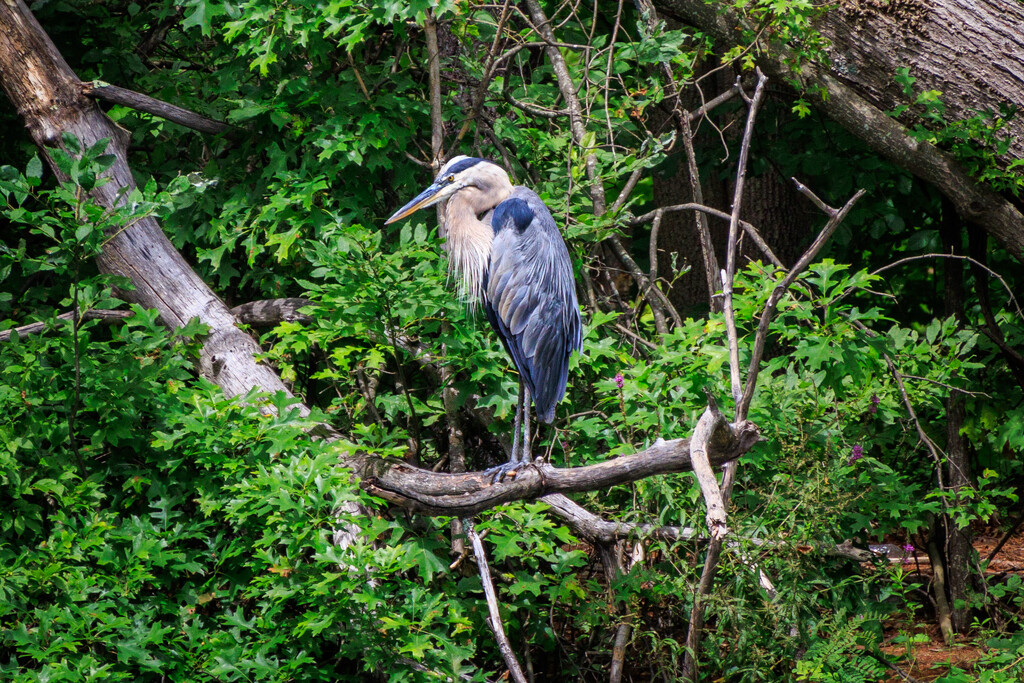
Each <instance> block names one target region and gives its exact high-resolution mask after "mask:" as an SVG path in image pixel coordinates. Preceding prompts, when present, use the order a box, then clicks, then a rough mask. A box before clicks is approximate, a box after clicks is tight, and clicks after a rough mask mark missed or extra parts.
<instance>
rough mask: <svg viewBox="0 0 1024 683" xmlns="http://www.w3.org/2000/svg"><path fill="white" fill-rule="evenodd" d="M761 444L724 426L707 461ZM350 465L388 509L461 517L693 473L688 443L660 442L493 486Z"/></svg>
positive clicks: (398, 466)
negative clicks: (547, 497)
mask: <svg viewBox="0 0 1024 683" xmlns="http://www.w3.org/2000/svg"><path fill="white" fill-rule="evenodd" d="M759 438H760V434H759V432H758V429H757V427H756V426H755V425H754V424H753V423H750V422H745V423H743V424H739V425H732V426H730V425H725V424H722V425H719V427H718V429H717V430H716V431H715V432H714V434H713V436H712V438H711V440H710V441H709V444H708V445H709V449H708V460H709V462H710V463H711V464H712V465H722V464H724V463H726V462H729V461H731V460H735V459H736V458H738V457H740V456H741V455H743V454H744V453H746V452H747V451H748V450H750V448H752V447H753V446H754V444H756V443H757V442H758V440H759ZM347 463H348V464H349V465H350V466H351V467H352V469H353V471H354V472H355V473H356V474H357V475H359V476H360V478H361V479H362V482H361V485H362V486H363V488H365V489H366V490H367V491H369V492H370V493H372V494H374V495H376V496H379V497H381V498H383V499H385V500H387V501H388V502H389V503H392V504H394V505H398V506H400V507H403V508H405V509H407V510H410V511H413V512H418V513H421V514H426V515H454V516H462V517H467V516H471V515H474V514H476V513H478V512H480V511H482V510H486V509H488V508H492V507H494V506H496V505H500V504H502V503H507V502H510V501H514V500H532V499H535V498H538V497H540V496H543V495H545V494H549V493H571V492H580V491H593V490H597V489H605V488H608V487H609V486H614V485H615V484H623V483H626V482H630V481H636V480H638V479H643V478H644V477H649V476H654V475H657V474H669V473H673V472H688V471H691V470H692V469H693V465H692V463H691V459H690V440H689V439H673V440H672V441H660V442H658V443H655V444H654V445H653V446H651V447H650V448H648V449H647V450H645V451H641V452H639V453H634V454H632V455H625V456H621V457H618V458H613V459H611V460H608V461H606V462H602V463H597V464H594V465H587V466H584V467H569V468H555V467H552V466H551V465H548V464H535V465H532V466H530V467H527V468H524V469H523V470H520V471H519V472H518V473H517V476H516V477H515V478H514V479H513V478H509V479H506V480H504V481H501V482H497V483H494V484H492V483H491V477H489V476H487V475H486V474H484V473H483V472H467V473H464V474H447V473H443V472H431V471H429V470H422V469H418V468H415V467H410V466H409V465H407V464H405V463H403V462H396V461H394V460H386V459H383V458H380V457H378V456H369V455H365V454H364V455H357V456H353V457H352V458H351V459H350V460H348V461H347Z"/></svg>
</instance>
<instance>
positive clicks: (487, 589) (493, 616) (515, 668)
mask: <svg viewBox="0 0 1024 683" xmlns="http://www.w3.org/2000/svg"><path fill="white" fill-rule="evenodd" d="M462 524H463V526H464V527H465V529H466V536H467V537H469V541H470V543H472V544H473V556H474V557H476V565H477V568H478V569H479V570H480V582H481V583H482V584H483V587H484V596H485V597H486V598H487V611H488V612H489V613H490V619H488V622H489V623H490V625H491V631H493V632H494V638H495V640H497V641H498V649H499V650H500V651H501V656H502V658H503V659H504V660H505V666H507V667H508V670H509V673H510V674H511V675H512V680H514V681H516V683H526V677H525V676H524V675H523V670H522V668H520V666H519V661H518V660H517V659H516V655H515V653H514V652H513V651H512V645H511V644H510V643H509V642H508V637H506V636H505V628H504V627H503V626H502V625H501V614H500V613H499V611H498V596H497V595H496V594H495V592H494V584H493V583H492V582H491V569H490V567H488V566H487V555H486V554H485V553H484V544H483V543H482V542H481V541H480V536H479V535H477V533H476V529H474V528H473V520H471V519H465V520H463V522H462Z"/></svg>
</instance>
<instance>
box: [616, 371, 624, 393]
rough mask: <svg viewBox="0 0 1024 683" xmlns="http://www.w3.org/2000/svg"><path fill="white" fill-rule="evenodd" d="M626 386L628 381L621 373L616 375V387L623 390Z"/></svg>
mask: <svg viewBox="0 0 1024 683" xmlns="http://www.w3.org/2000/svg"><path fill="white" fill-rule="evenodd" d="M625 384H626V379H625V378H624V377H623V376H622V373H621V372H618V373H616V374H615V386H617V387H618V388H619V389H621V388H622V387H623V386H624V385H625Z"/></svg>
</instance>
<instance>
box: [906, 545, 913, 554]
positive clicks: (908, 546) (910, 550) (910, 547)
mask: <svg viewBox="0 0 1024 683" xmlns="http://www.w3.org/2000/svg"><path fill="white" fill-rule="evenodd" d="M903 552H905V553H907V554H910V553H912V552H914V544H913V543H905V544H904V545H903Z"/></svg>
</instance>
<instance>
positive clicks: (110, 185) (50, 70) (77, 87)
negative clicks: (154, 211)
mask: <svg viewBox="0 0 1024 683" xmlns="http://www.w3.org/2000/svg"><path fill="white" fill-rule="evenodd" d="M0 85H2V86H3V90H4V92H5V93H6V94H7V97H8V98H9V99H10V101H11V103H12V104H13V105H14V107H15V108H16V109H17V111H18V113H19V115H21V116H22V118H23V119H24V120H25V124H26V126H27V128H28V131H29V133H30V135H31V136H32V140H33V141H34V142H35V143H36V145H38V147H39V149H40V151H41V153H42V156H43V157H44V158H45V159H46V161H47V163H48V164H49V165H50V168H51V169H52V170H53V172H54V174H55V175H56V176H57V177H58V178H59V179H60V180H61V181H62V182H68V181H70V178H69V177H68V176H67V174H65V173H63V172H62V171H61V170H60V168H59V167H58V166H57V164H56V163H54V160H53V158H52V156H51V154H50V148H52V147H56V146H59V145H60V144H61V135H62V134H63V133H71V134H73V135H75V136H76V137H77V138H78V139H79V140H80V141H81V143H82V146H83V147H91V146H93V145H95V144H96V143H97V142H98V141H99V140H101V139H103V138H107V139H109V140H110V142H109V145H108V147H107V153H109V154H113V155H114V157H115V162H114V163H113V165H112V166H111V167H110V169H109V170H108V171H107V174H106V175H107V177H109V178H110V180H111V182H107V183H105V184H103V185H100V186H97V187H96V188H95V189H94V190H93V191H92V192H91V193H90V197H91V200H92V201H94V202H95V203H96V204H97V205H99V206H102V207H104V208H108V209H115V208H118V207H119V206H121V205H122V204H123V203H124V201H125V198H126V197H127V196H129V194H130V193H131V191H132V190H134V189H135V186H136V185H135V179H134V177H133V176H132V172H131V169H130V168H129V166H128V159H127V150H128V139H127V138H128V136H127V134H126V133H125V131H124V130H123V129H121V128H120V127H118V126H117V125H115V124H114V123H113V122H112V121H111V120H110V119H109V118H107V116H106V115H105V114H104V113H103V112H102V111H101V110H100V108H99V107H98V106H97V105H96V104H95V103H94V102H93V101H92V100H90V99H88V98H86V97H85V96H84V94H83V89H84V86H83V84H82V82H81V81H80V80H79V79H78V77H77V76H76V75H75V74H74V72H73V71H72V70H71V68H70V67H69V66H68V64H67V62H65V61H64V58H63V57H62V56H61V55H60V53H59V52H58V51H57V48H56V47H55V46H54V44H53V42H52V41H51V40H50V38H49V36H47V35H46V33H45V32H44V31H43V29H42V27H41V26H39V23H38V22H37V21H36V19H35V17H34V16H32V13H31V12H29V10H28V8H27V7H26V6H25V3H24V2H23V0H9V1H8V2H4V3H0ZM96 262H97V265H98V266H99V269H100V271H102V272H104V273H112V274H116V275H120V276H123V277H126V278H128V279H129V280H130V281H131V283H132V285H133V287H134V288H133V289H132V290H130V291H127V292H126V293H125V295H124V297H125V299H126V300H128V301H130V302H132V303H137V304H139V305H140V306H142V307H143V308H155V309H157V311H159V313H160V318H161V320H162V321H163V323H164V324H165V325H166V326H167V327H169V328H171V329H177V328H179V327H182V326H184V325H185V324H186V323H188V321H189V320H191V319H193V318H198V319H199V321H200V322H202V323H204V324H205V325H207V326H209V328H210V334H209V335H208V336H207V338H206V340H205V342H204V344H203V347H202V349H201V351H200V358H199V369H200V372H201V373H202V374H203V376H204V377H205V378H207V379H208V380H210V381H212V382H214V383H216V384H217V385H219V386H220V387H221V388H222V389H223V390H224V392H225V393H226V394H227V395H229V396H235V395H238V394H244V393H246V392H248V391H249V390H250V389H252V388H253V387H260V388H261V389H263V390H265V391H268V392H271V393H273V392H279V391H280V392H284V393H285V394H288V395H290V393H289V392H288V388H287V387H286V386H285V384H284V382H282V381H281V378H280V377H279V376H278V375H277V374H276V373H275V372H274V371H273V369H272V368H270V367H268V366H266V365H264V364H262V363H259V362H258V361H257V360H256V357H257V355H258V354H259V353H260V348H259V346H258V345H257V343H256V341H255V340H254V339H253V338H252V337H250V336H249V335H248V334H246V333H245V332H243V331H242V330H240V329H238V327H237V326H236V324H235V323H236V320H235V317H234V316H233V315H232V314H231V313H230V311H228V308H227V306H225V305H224V303H223V302H222V301H221V300H220V299H219V298H218V297H217V295H216V294H214V293H213V291H211V290H210V288H209V287H207V286H206V283H204V282H203V281H202V279H201V278H199V276H198V275H197V274H196V273H195V272H194V271H193V270H192V268H191V267H190V266H189V265H188V263H186V262H185V260H184V259H183V258H182V257H181V254H179V253H178V251H177V250H176V249H175V248H174V246H173V245H172V244H171V243H170V241H169V240H168V239H167V237H166V235H164V233H163V231H162V230H161V229H160V226H159V224H158V223H157V221H156V219H154V218H153V217H151V216H146V217H143V218H140V219H137V220H133V221H132V223H131V224H130V225H128V226H127V227H124V228H122V229H117V230H115V231H114V232H113V233H112V234H111V235H110V237H109V239H108V240H107V242H106V243H105V245H104V248H103V252H102V253H101V254H100V255H99V256H98V257H97V259H96ZM303 410H304V409H303Z"/></svg>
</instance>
